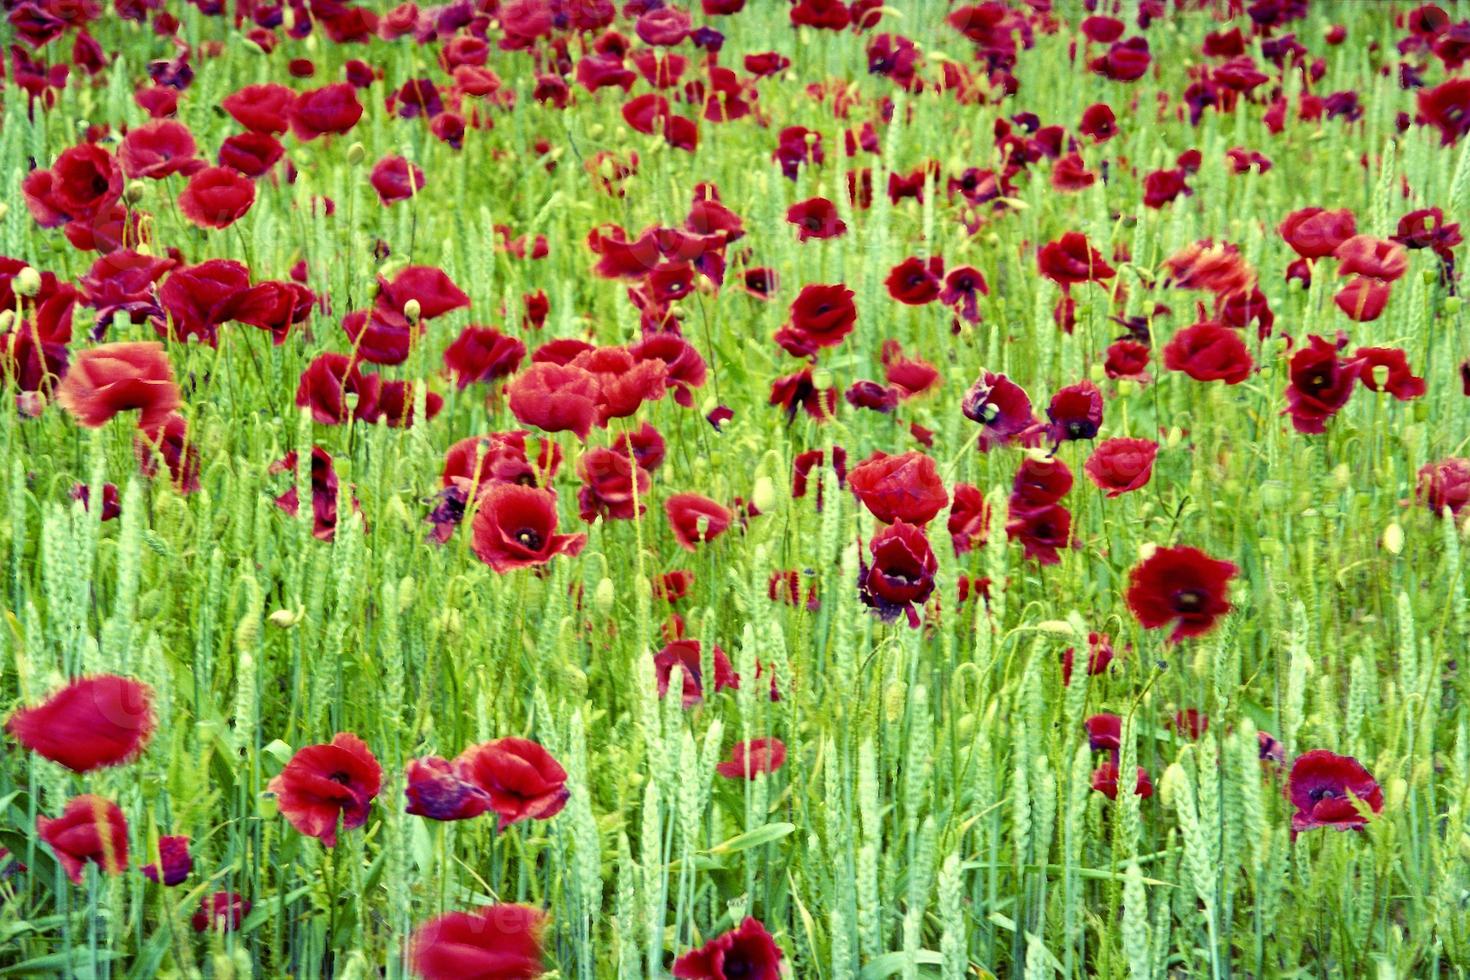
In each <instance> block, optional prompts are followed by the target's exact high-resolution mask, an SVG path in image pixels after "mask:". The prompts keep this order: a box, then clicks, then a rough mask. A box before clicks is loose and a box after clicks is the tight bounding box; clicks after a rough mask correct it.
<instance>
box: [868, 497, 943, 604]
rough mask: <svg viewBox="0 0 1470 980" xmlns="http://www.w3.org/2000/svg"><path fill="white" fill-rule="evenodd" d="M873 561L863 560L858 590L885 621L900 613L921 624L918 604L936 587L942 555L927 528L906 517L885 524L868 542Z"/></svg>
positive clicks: (922, 602)
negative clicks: (936, 552) (937, 553)
mask: <svg viewBox="0 0 1470 980" xmlns="http://www.w3.org/2000/svg"><path fill="white" fill-rule="evenodd" d="M868 552H869V553H870V554H871V556H872V559H873V564H872V565H868V564H867V562H862V561H860V562H859V565H858V593H859V595H860V597H861V598H862V600H863V604H864V605H866V606H869V607H871V608H872V609H874V610H876V611H877V613H878V616H879V618H880V619H882V620H883V621H884V622H892V621H893V620H895V619H897V618H898V614H899V613H903V614H904V615H905V616H907V617H908V623H909V626H911V627H912V628H914V629H918V628H919V615H918V613H917V612H915V611H914V606H915V605H916V604H917V605H923V604H924V602H925V601H926V600H927V599H928V598H929V596H930V594H931V593H933V591H934V573H935V572H937V571H938V570H939V562H938V559H936V558H935V557H934V550H933V549H932V548H931V547H930V546H929V539H928V538H926V537H925V536H924V529H923V528H920V527H915V526H914V525H912V524H905V523H903V522H902V521H898V522H895V523H893V524H890V525H888V526H887V527H885V528H883V529H882V530H881V531H879V532H878V533H877V534H875V535H873V539H872V540H871V541H869V542H868Z"/></svg>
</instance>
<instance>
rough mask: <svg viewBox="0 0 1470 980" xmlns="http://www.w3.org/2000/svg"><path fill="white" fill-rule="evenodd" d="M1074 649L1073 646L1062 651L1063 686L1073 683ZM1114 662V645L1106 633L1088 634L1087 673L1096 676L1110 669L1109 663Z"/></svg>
mask: <svg viewBox="0 0 1470 980" xmlns="http://www.w3.org/2000/svg"><path fill="white" fill-rule="evenodd" d="M1073 656H1074V651H1073V649H1072V648H1071V647H1067V649H1065V650H1063V651H1062V686H1064V687H1065V686H1067V685H1069V684H1071V683H1072V659H1073ZM1112 662H1113V645H1112V643H1111V642H1109V640H1108V636H1107V634H1106V633H1088V634H1087V673H1088V675H1089V676H1091V677H1096V676H1097V675H1098V674H1101V673H1102V672H1103V671H1105V670H1107V669H1108V664H1110V663H1112Z"/></svg>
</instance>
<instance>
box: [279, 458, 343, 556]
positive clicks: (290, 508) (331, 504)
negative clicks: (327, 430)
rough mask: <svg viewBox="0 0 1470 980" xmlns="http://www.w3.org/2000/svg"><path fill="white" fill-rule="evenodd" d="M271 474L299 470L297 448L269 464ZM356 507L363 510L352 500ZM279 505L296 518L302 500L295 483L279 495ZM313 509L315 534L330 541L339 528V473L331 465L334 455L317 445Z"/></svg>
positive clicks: (314, 464) (313, 464)
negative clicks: (297, 468)
mask: <svg viewBox="0 0 1470 980" xmlns="http://www.w3.org/2000/svg"><path fill="white" fill-rule="evenodd" d="M270 472H272V473H291V474H293V479H294V474H295V472H296V450H294V449H293V450H291V451H290V452H289V453H287V454H286V457H285V458H284V459H281V460H279V461H277V462H275V463H272V464H271V466H270ZM352 505H353V510H360V509H361V508H360V507H359V506H358V503H357V500H356V499H354V500H353V501H352ZM276 506H277V507H279V508H281V509H282V510H284V511H285V512H286V513H287V514H290V515H291V516H292V517H295V516H296V514H297V510H298V508H299V507H300V506H301V502H300V500H299V499H298V496H297V492H296V487H295V486H294V485H293V486H292V487H291V488H290V489H289V490H287V491H286V492H285V493H283V494H281V495H280V496H279V497H277V498H276ZM311 510H312V535H313V536H314V537H316V538H317V539H318V540H320V541H331V540H332V539H333V538H334V537H335V536H336V531H337V472H336V470H335V469H333V467H332V455H331V453H329V452H327V451H326V450H325V449H323V448H321V447H320V446H317V447H316V448H314V449H312V451H311Z"/></svg>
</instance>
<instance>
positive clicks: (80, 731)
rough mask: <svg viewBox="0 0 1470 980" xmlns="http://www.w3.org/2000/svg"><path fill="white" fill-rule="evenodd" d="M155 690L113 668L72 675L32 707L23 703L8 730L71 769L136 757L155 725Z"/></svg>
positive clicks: (129, 759)
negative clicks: (89, 674)
mask: <svg viewBox="0 0 1470 980" xmlns="http://www.w3.org/2000/svg"><path fill="white" fill-rule="evenodd" d="M155 724H156V723H155V720H154V717H153V692H152V690H150V689H149V687H148V686H147V685H146V684H142V683H140V682H138V681H135V680H130V679H129V678H126V677H118V676H116V675H113V674H99V675H97V676H95V677H82V678H78V679H77V680H74V681H72V682H71V683H70V684H67V685H66V686H65V687H63V688H61V689H60V690H58V691H57V692H56V693H54V694H52V695H51V696H50V697H48V698H47V699H46V700H45V701H42V702H41V703H40V704H38V705H36V706H35V707H34V708H20V709H18V710H17V711H16V712H15V713H14V714H12V715H11V716H10V719H9V720H8V721H7V722H6V723H5V730H6V731H7V732H9V733H10V734H11V735H12V736H14V738H15V740H16V741H17V742H19V743H20V744H21V745H23V746H25V747H26V748H27V749H30V750H31V751H32V752H34V753H36V754H37V755H39V756H41V757H42V758H45V759H50V760H51V761H52V762H55V763H59V764H60V765H63V766H65V767H66V768H68V769H70V770H72V771H73V772H91V771H92V770H93V769H101V768H103V767H106V766H116V765H121V764H122V763H125V762H131V761H132V760H134V759H136V758H137V757H138V755H139V754H140V753H141V752H142V751H143V748H144V746H146V745H147V744H148V740H149V738H151V737H152V735H153V729H154V726H155Z"/></svg>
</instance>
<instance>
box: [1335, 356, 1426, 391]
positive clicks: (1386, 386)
mask: <svg viewBox="0 0 1470 980" xmlns="http://www.w3.org/2000/svg"><path fill="white" fill-rule="evenodd" d="M1353 361H1355V362H1356V363H1357V366H1358V380H1360V381H1362V382H1363V386H1364V387H1365V388H1368V389H1369V390H1371V391H1386V392H1388V393H1389V394H1391V395H1393V396H1394V397H1395V398H1397V399H1398V400H1399V401H1409V400H1410V399H1413V398H1418V397H1420V396H1421V395H1423V394H1424V392H1425V390H1426V389H1425V385H1424V379H1423V378H1416V377H1415V376H1414V372H1413V371H1411V370H1410V369H1409V360H1408V357H1407V356H1406V355H1405V354H1404V352H1403V351H1402V350H1400V349H1399V348H1397V347H1359V348H1358V350H1357V352H1356V353H1355V354H1353ZM1380 378H1381V380H1380Z"/></svg>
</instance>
